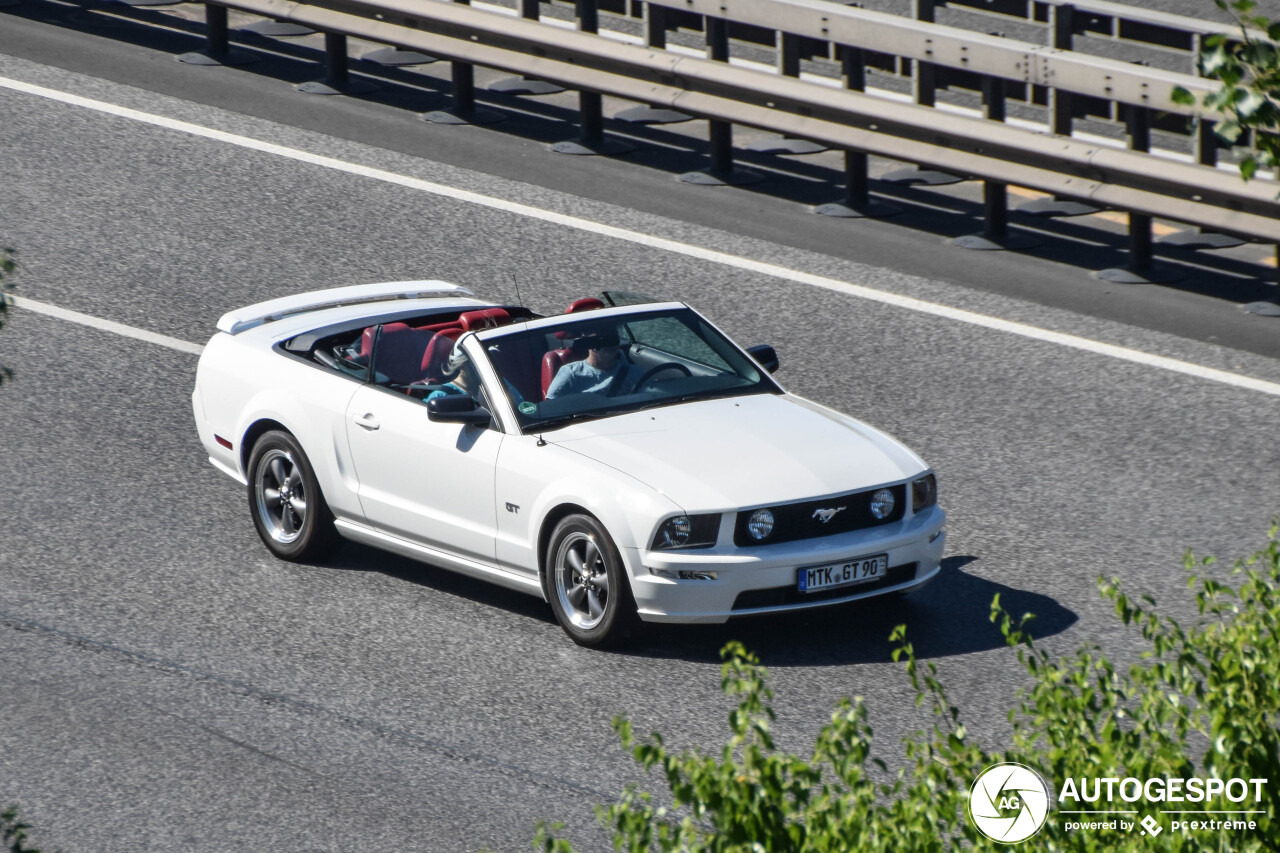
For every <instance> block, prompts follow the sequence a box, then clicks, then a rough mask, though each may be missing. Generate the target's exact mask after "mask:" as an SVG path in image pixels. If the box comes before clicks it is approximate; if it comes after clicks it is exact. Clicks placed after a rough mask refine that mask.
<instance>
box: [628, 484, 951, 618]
mask: <svg viewBox="0 0 1280 853" xmlns="http://www.w3.org/2000/svg"><path fill="white" fill-rule="evenodd" d="M945 523H946V514H945V513H944V512H943V511H942V510H941V509H940V508H939V507H937V506H933V507H930V508H928V509H927V510H925V511H923V512H921V513H919V514H916V515H913V516H911V517H909V518H906V519H904V520H903V521H901V522H898V523H896V524H892V525H888V526H886V527H878V528H872V529H869V530H855V531H851V532H849V533H843V534H840V535H837V536H824V537H821V538H818V539H806V540H801V541H796V542H784V543H780V544H778V545H765V546H760V547H756V548H738V547H736V546H734V545H732V543H730V544H729V545H728V546H716V547H715V548H709V549H705V550H703V549H690V550H687V551H650V550H647V549H640V548H624V549H623V553H622V557H623V560H625V561H626V562H627V564H628V565H627V568H628V570H629V572H630V574H631V591H632V594H633V595H634V596H635V600H636V607H637V609H638V612H639V614H640V618H641V619H643V620H644V621H646V622H683V623H719V622H725V621H727V620H728V619H729V618H731V617H734V616H750V615H755V614H761V613H780V612H786V611H792V610H808V609H812V608H815V607H825V606H828V605H832V604H840V603H843V602H847V601H856V600H858V599H861V598H870V597H873V596H877V595H884V594H886V593H894V592H910V591H911V590H914V589H919V588H920V587H922V586H924V585H925V584H927V583H928V582H929V581H931V580H933V578H934V577H935V576H936V575H937V574H938V572H939V570H940V567H941V563H942V552H943V548H944V546H945V545H946V533H945V532H944V530H943V526H944V525H945ZM874 554H888V555H889V576H888V577H887V578H886V579H884V580H883V581H877V582H872V583H870V584H867V585H857V584H855V585H853V586H848V587H843V588H840V589H837V590H829V591H823V592H818V593H812V594H810V595H806V594H804V593H799V592H797V591H796V572H797V570H798V569H800V568H802V567H806V566H816V565H824V564H827V563H835V562H840V561H844V560H850V559H853V558H855V557H868V556H872V555H874ZM681 571H684V572H714V573H715V575H716V578H715V580H701V579H692V578H690V579H677V577H676V575H677V573H679V572H681Z"/></svg>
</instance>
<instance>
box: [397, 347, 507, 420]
mask: <svg viewBox="0 0 1280 853" xmlns="http://www.w3.org/2000/svg"><path fill="white" fill-rule="evenodd" d="M442 369H443V371H444V375H445V377H446V378H447V379H448V381H447V382H445V383H444V384H443V385H441V386H440V387H438V388H436V389H435V390H433V391H432V392H431V393H430V394H428V395H427V396H426V397H423V398H422V402H424V403H425V402H426V401H427V400H433V399H435V398H436V397H444V396H446V395H448V394H470V395H472V396H473V397H475V398H477V399H479V398H480V391H481V383H480V377H479V375H478V374H477V373H476V368H475V365H473V364H472V363H471V359H470V358H468V357H467V355H466V353H464V352H463V351H462V349H461V347H457V346H455V347H454V348H453V350H452V351H451V352H450V353H449V357H448V358H447V359H445V362H444V367H443V368H442ZM502 384H503V385H504V386H505V387H506V389H507V393H509V394H510V395H511V399H512V401H514V402H515V404H516V405H517V406H518V405H520V403H522V402H524V397H522V396H521V395H520V392H519V391H517V390H516V387H515V386H514V385H512V384H511V383H510V382H509V381H508V380H507V379H505V378H504V379H503V380H502Z"/></svg>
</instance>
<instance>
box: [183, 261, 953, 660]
mask: <svg viewBox="0 0 1280 853" xmlns="http://www.w3.org/2000/svg"><path fill="white" fill-rule="evenodd" d="M777 364H778V362H777V356H776V354H775V352H774V350H773V348H772V347H769V346H757V347H752V348H750V349H742V348H740V347H738V346H737V345H736V344H735V343H733V341H731V340H729V338H728V337H726V336H725V335H724V333H722V332H721V331H719V330H718V329H717V328H716V327H715V326H714V325H712V323H711V322H710V321H708V320H707V319H706V318H705V317H703V316H702V315H701V314H699V313H698V312H697V311H695V310H693V309H692V308H690V307H689V306H687V305H684V304H682V303H679V302H647V301H645V300H644V299H643V298H642V297H638V296H635V295H633V294H619V293H609V292H606V293H604V294H601V297H600V298H595V297H591V298H585V299H580V300H578V301H577V302H575V303H574V304H573V305H571V306H569V308H568V310H566V311H565V313H563V314H556V315H553V316H539V315H537V314H535V313H533V312H532V311H530V310H528V309H527V308H523V307H520V306H516V305H493V304H490V303H487V302H483V301H481V300H479V299H477V298H475V296H474V295H473V294H472V293H471V292H470V291H468V290H465V289H464V288H462V287H459V286H457V285H452V284H448V283H445V282H440V281H412V282H391V283H386V284H367V285H356V286H352V287H340V288H336V289H332V290H324V291H318V292H314V293H306V294H301V295H297V296H288V297H284V298H281V299H275V300H272V301H269V302H263V303H261V304H258V305H252V306H249V307H247V308H243V309H240V310H237V311H232V312H230V313H228V314H226V315H225V316H223V317H222V318H221V319H220V320H219V321H218V331H217V333H216V334H215V335H214V336H213V338H212V339H211V340H210V341H209V343H208V345H207V346H206V347H205V348H204V352H203V354H202V355H201V357H200V364H199V369H198V371H197V375H196V385H195V390H194V392H193V394H192V404H193V408H194V410H195V420H196V426H197V428H198V430H199V433H200V440H201V442H202V443H203V444H204V446H205V448H207V450H208V453H209V461H210V462H212V463H213V465H214V466H216V467H217V468H219V469H220V470H222V471H224V472H225V473H227V474H229V475H230V476H231V477H233V478H235V479H236V480H237V481H238V482H240V483H241V484H242V485H243V486H244V487H245V489H246V492H247V494H248V503H249V514H250V517H251V518H252V519H253V523H254V525H255V526H256V528H257V531H258V534H259V535H260V536H261V537H262V541H263V542H264V543H265V544H266V546H267V548H269V549H270V550H271V551H272V553H274V554H275V555H276V556H278V557H280V558H282V559H285V560H296V561H311V560H316V559H318V558H321V557H323V556H324V554H325V553H326V552H327V550H328V549H330V548H332V547H333V546H334V545H336V544H337V543H338V541H339V538H344V539H351V540H355V541H356V542H361V543H364V544H366V545H372V546H373V547H375V548H381V549H385V550H388V551H392V552H395V553H397V554H401V555H405V556H408V557H411V558H414V559H417V560H422V561H424V562H427V563H430V564H433V565H436V566H441V567H444V568H447V569H452V570H454V571H457V572H462V573H463V574H467V575H471V576H473V577H477V578H483V579H485V580H488V581H492V582H494V583H498V584H502V585H503V586H507V587H511V588H513V589H518V590H522V591H524V592H527V593H529V594H531V595H536V596H541V597H542V598H543V599H545V600H546V601H547V602H548V603H549V604H550V605H551V609H552V611H553V612H554V614H555V617H556V619H557V620H558V621H559V623H560V625H561V626H562V627H563V628H564V630H565V632H566V633H567V634H568V635H569V636H570V637H571V638H572V639H573V640H574V641H575V642H577V643H579V644H581V645H585V646H599V645H604V644H607V643H612V642H615V641H617V640H619V639H621V638H624V637H626V636H627V635H628V634H629V631H630V629H631V628H632V627H633V626H634V624H635V622H636V620H637V619H639V620H643V621H645V622H724V621H725V620H727V619H730V618H733V617H738V616H748V615H755V614H765V613H774V612H780V611H789V610H799V609H804V608H814V607H821V606H824V605H831V604H835V603H838V602H845V601H851V600H854V599H860V598H867V597H869V596H877V595H886V594H892V593H905V592H910V591H911V590H914V589H917V588H919V587H921V586H923V585H924V584H926V583H928V582H929V581H930V580H931V579H932V578H933V577H934V576H935V575H937V573H938V570H939V565H940V561H941V559H942V553H943V545H944V542H945V537H944V533H943V523H944V515H943V512H942V509H941V508H940V507H939V506H938V500H937V495H938V490H937V481H936V480H935V477H934V473H933V471H932V470H930V468H929V467H928V466H927V465H925V464H924V462H922V461H921V460H920V458H919V457H918V456H916V455H915V454H914V453H912V452H911V451H910V450H908V449H907V448H906V447H904V446H903V445H901V444H899V443H898V442H897V441H895V440H894V439H892V438H890V437H889V436H887V435H885V434H884V433H882V432H879V431H877V430H876V429H874V428H872V427H870V426H868V425H866V424H864V423H862V422H860V421H857V420H854V419H853V418H850V417H847V416H845V415H842V414H840V413H839V412H835V411H832V410H831V409H828V408H825V407H824V406H820V405H818V404H817V403H813V402H810V401H809V400H805V399H803V398H801V397H797V396H794V395H792V394H788V393H787V392H786V391H785V390H783V388H782V387H781V386H780V385H779V384H778V383H777V382H776V381H775V380H774V379H773V377H772V376H771V375H770V374H771V372H772V371H773V370H775V369H776V368H777Z"/></svg>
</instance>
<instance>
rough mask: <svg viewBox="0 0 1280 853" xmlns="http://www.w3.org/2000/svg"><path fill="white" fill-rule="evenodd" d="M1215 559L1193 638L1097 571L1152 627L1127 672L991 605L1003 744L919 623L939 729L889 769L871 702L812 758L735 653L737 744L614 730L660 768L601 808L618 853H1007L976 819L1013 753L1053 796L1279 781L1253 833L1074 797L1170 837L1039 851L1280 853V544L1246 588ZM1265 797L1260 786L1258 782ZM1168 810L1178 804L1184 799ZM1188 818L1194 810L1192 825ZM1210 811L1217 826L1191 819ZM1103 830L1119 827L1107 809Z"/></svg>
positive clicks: (924, 671)
mask: <svg viewBox="0 0 1280 853" xmlns="http://www.w3.org/2000/svg"><path fill="white" fill-rule="evenodd" d="M1212 565H1213V560H1212V559H1206V560H1203V561H1199V562H1197V561H1195V560H1194V558H1193V557H1192V556H1191V555H1188V556H1187V557H1186V560H1185V566H1186V570H1187V573H1188V578H1189V580H1188V587H1189V588H1190V589H1191V590H1192V591H1193V593H1194V596H1195V601H1196V604H1197V607H1198V610H1199V614H1200V616H1199V618H1198V619H1197V620H1196V624H1195V625H1193V626H1191V627H1184V626H1182V625H1181V624H1179V623H1178V622H1177V621H1176V620H1174V619H1172V618H1169V617H1166V616H1161V615H1159V614H1158V613H1157V610H1156V603H1155V601H1154V600H1152V599H1150V598H1149V597H1146V596H1143V597H1141V598H1139V599H1136V600H1135V599H1134V598H1132V597H1130V595H1129V594H1128V593H1126V592H1124V591H1123V588H1122V586H1121V584H1120V582H1119V581H1118V580H1116V579H1114V578H1113V579H1111V580H1103V579H1101V578H1100V579H1099V581H1098V585H1099V590H1100V592H1101V593H1102V594H1103V595H1104V596H1105V597H1106V598H1108V599H1109V600H1110V601H1111V602H1112V603H1113V605H1114V609H1115V613H1116V615H1117V616H1118V617H1119V619H1120V620H1121V621H1122V622H1123V623H1124V624H1125V625H1126V626H1129V628H1130V630H1134V631H1136V632H1137V633H1138V634H1140V635H1141V637H1142V639H1143V641H1144V646H1145V648H1146V651H1145V652H1144V653H1143V654H1142V656H1141V659H1140V660H1139V661H1138V662H1137V663H1135V664H1133V665H1131V666H1129V667H1128V668H1127V669H1125V670H1123V671H1122V670H1121V669H1120V668H1118V667H1117V666H1115V665H1114V664H1112V662H1111V661H1110V660H1108V658H1107V657H1106V655H1105V654H1103V652H1102V651H1101V649H1100V648H1099V647H1097V646H1096V645H1092V644H1086V645H1083V646H1081V647H1080V648H1079V649H1077V650H1076V651H1075V653H1074V654H1072V655H1069V656H1067V657H1064V658H1060V659H1059V658H1055V657H1053V656H1051V655H1050V654H1048V653H1047V652H1046V651H1045V650H1044V649H1042V648H1040V647H1039V646H1037V645H1036V643H1035V642H1034V641H1033V639H1032V637H1031V635H1030V634H1029V633H1028V631H1027V623H1028V620H1030V618H1031V617H1030V616H1029V615H1024V616H1022V617H1021V618H1020V619H1017V620H1015V619H1014V618H1013V617H1012V616H1011V615H1010V614H1008V613H1007V612H1006V611H1005V610H1004V609H1003V608H1002V607H1001V606H1000V601H999V596H997V597H996V599H995V600H994V601H993V602H992V606H991V619H992V621H993V622H994V623H995V624H996V625H998V626H999V628H1000V630H1001V632H1002V634H1003V636H1004V638H1005V640H1006V642H1007V644H1008V646H1009V647H1010V648H1012V649H1013V650H1014V651H1015V653H1016V656H1017V659H1018V661H1019V662H1020V663H1021V665H1022V667H1023V668H1024V669H1025V670H1026V673H1027V675H1028V676H1029V686H1028V687H1026V688H1025V689H1024V690H1023V691H1022V692H1021V693H1020V695H1019V699H1018V701H1017V704H1016V707H1015V708H1014V709H1013V710H1012V711H1010V713H1009V721H1010V723H1011V724H1012V736H1011V738H1010V739H1009V741H1008V744H1007V748H1005V749H1001V750H992V749H989V748H986V747H984V746H982V745H979V744H978V743H975V741H974V739H973V738H972V737H970V735H969V734H968V732H967V731H966V730H965V726H964V723H963V721H962V715H961V712H960V709H958V708H957V707H956V706H954V705H952V704H951V703H950V701H949V700H948V699H947V694H946V691H945V689H944V687H943V685H942V683H941V681H940V680H939V677H938V672H937V668H936V667H935V666H934V664H933V663H930V662H921V661H919V660H918V659H917V658H916V656H915V654H914V651H913V649H912V646H911V644H910V643H909V642H908V641H907V640H906V632H905V629H904V628H903V627H901V626H900V627H899V628H897V629H895V630H894V632H893V634H892V635H891V637H890V639H891V641H892V642H894V643H896V648H895V650H894V655H893V656H894V659H895V660H897V661H900V662H901V663H902V664H903V666H904V669H905V674H906V675H907V677H908V678H909V679H910V682H911V684H912V686H913V687H914V688H915V691H916V699H917V704H919V705H921V706H924V707H927V709H928V711H929V712H930V713H929V718H930V719H931V720H932V723H931V726H930V728H929V730H928V731H918V732H916V733H914V734H913V735H911V736H909V737H907V738H906V739H905V740H904V742H903V746H904V750H905V756H904V760H900V761H897V762H895V764H896V766H897V768H898V769H896V770H895V771H890V770H889V768H888V767H887V765H886V763H885V762H884V761H882V760H880V759H879V758H877V757H875V756H874V755H873V752H872V729H871V726H870V724H869V722H868V713H867V709H866V707H865V705H864V704H863V702H862V700H861V699H860V698H856V697H855V698H853V699H851V700H850V699H846V700H843V701H842V702H840V704H839V705H838V706H837V707H836V709H835V711H834V713H832V715H831V720H830V722H829V723H828V724H827V725H826V726H825V727H824V728H823V729H822V731H821V732H820V733H819V734H818V737H817V740H816V742H815V744H814V747H813V750H812V752H811V753H810V754H809V755H807V756H800V755H795V754H791V753H789V752H786V751H784V750H781V749H779V748H778V747H777V746H776V744H775V743H774V740H773V734H772V725H773V722H774V712H773V709H772V707H771V704H770V703H771V701H772V698H773V694H772V692H771V691H770V689H769V687H768V683H767V672H766V671H765V669H764V668H762V667H761V666H760V665H759V661H758V659H757V658H756V657H755V656H754V655H752V654H751V653H749V652H748V651H746V650H745V649H744V648H743V647H742V646H741V645H739V644H738V643H730V644H729V645H727V646H726V647H725V648H724V650H723V652H722V656H723V658H724V665H723V667H722V688H723V690H724V692H725V694H726V695H728V696H731V697H736V705H735V707H734V708H733V710H732V711H731V713H730V714H729V737H728V741H727V743H726V744H725V745H724V746H723V747H722V748H721V749H719V750H718V751H716V752H702V751H698V750H685V751H682V752H678V753H677V752H675V751H673V750H671V749H669V748H668V747H667V746H666V744H665V742H664V740H663V738H662V736H661V735H660V734H656V733H655V734H652V735H650V736H649V737H648V738H644V739H639V738H637V737H636V735H635V733H634V732H633V730H632V726H631V723H630V722H629V721H628V720H627V719H626V718H619V719H617V720H615V722H614V729H615V730H616V731H617V733H618V736H619V738H620V740H621V741H622V745H623V747H625V748H626V749H627V750H628V751H630V752H631V754H632V755H633V757H634V759H635V761H636V762H637V763H638V764H639V765H640V766H641V767H643V768H644V769H645V770H646V771H647V772H652V771H655V770H656V771H658V772H660V773H661V776H662V778H663V779H664V781H665V783H666V787H667V789H668V790H667V793H666V794H663V795H662V796H661V800H662V804H659V802H658V798H655V797H653V796H652V795H651V794H650V793H648V792H645V791H642V790H640V788H639V787H637V786H634V785H632V786H629V787H627V789H626V790H625V791H624V792H623V793H622V795H621V797H620V798H619V800H618V801H617V802H616V803H613V804H611V805H607V806H600V807H598V808H597V815H598V817H599V819H600V820H601V822H602V824H604V825H605V826H607V827H609V828H611V830H612V833H613V838H614V845H615V847H616V848H617V849H619V850H623V851H626V852H627V853H650V851H655V850H656V851H664V853H667V852H668V851H670V853H675V852H676V851H681V853H790V851H796V853H800V851H804V852H805V853H848V851H896V853H905V852H906V851H936V853H943V851H952V850H964V849H981V850H1007V849H1009V847H1008V845H1005V844H1000V843H996V842H994V841H991V840H990V839H988V838H987V837H986V836H984V835H982V834H981V833H980V832H979V831H978V830H977V828H976V827H975V826H974V824H973V823H972V822H971V821H970V819H969V817H968V813H967V804H968V797H969V791H970V787H971V785H972V784H973V782H974V779H975V778H976V777H977V776H978V775H979V774H980V773H981V772H982V771H983V770H984V769H985V768H988V767H990V766H991V765H993V764H997V763H1001V762H1016V763H1019V764H1023V765H1026V766H1028V767H1031V768H1033V769H1035V770H1036V771H1037V772H1038V773H1040V774H1041V775H1042V776H1043V777H1044V778H1045V779H1046V780H1048V784H1049V786H1050V788H1051V789H1052V790H1051V791H1050V798H1051V800H1052V799H1053V798H1054V797H1055V796H1056V794H1057V793H1058V788H1059V786H1061V785H1062V783H1063V782H1064V781H1065V780H1066V779H1068V778H1074V779H1080V778H1081V777H1087V778H1090V779H1093V778H1107V777H1115V778H1117V779H1124V778H1130V777H1131V778H1136V779H1140V780H1146V779H1187V778H1191V777H1194V776H1200V777H1216V778H1220V779H1232V778H1242V779H1267V780H1269V782H1268V784H1267V785H1266V786H1264V791H1263V797H1262V799H1261V800H1260V801H1258V802H1256V803H1253V802H1250V803H1249V804H1247V805H1235V804H1232V803H1226V805H1217V804H1215V805H1186V806H1182V807H1185V808H1188V809H1191V808H1214V809H1216V808H1241V809H1243V808H1247V809H1250V810H1257V811H1260V812H1262V813H1261V814H1252V815H1249V817H1250V818H1252V819H1254V820H1255V821H1256V823H1257V826H1256V828H1255V829H1253V830H1240V831H1236V832H1233V833H1231V834H1229V835H1228V834H1224V833H1221V832H1212V833H1205V832H1203V831H1196V830H1190V829H1175V828H1173V826H1172V825H1171V823H1170V819H1169V818H1167V817H1162V815H1161V814H1160V813H1159V809H1160V808H1161V807H1162V804H1160V803H1150V804H1147V803H1139V804H1138V805H1136V806H1135V805H1134V804H1131V803H1125V802H1123V801H1122V800H1121V798H1120V797H1118V796H1117V797H1115V801H1114V802H1112V803H1107V802H1105V801H1103V802H1100V803H1097V804H1079V805H1076V804H1071V805H1063V806H1061V807H1062V808H1067V809H1073V808H1091V809H1107V808H1110V809H1115V810H1122V809H1130V810H1131V809H1134V808H1138V809H1142V808H1143V807H1145V808H1146V812H1142V811H1139V813H1138V814H1137V815H1136V816H1135V815H1132V814H1129V815H1124V817H1125V818H1127V819H1128V820H1129V821H1131V822H1137V821H1140V820H1141V819H1142V817H1143V816H1144V814H1154V817H1155V818H1158V819H1160V823H1161V825H1162V826H1164V827H1165V828H1163V829H1162V830H1161V831H1160V832H1159V833H1158V834H1156V835H1155V836H1154V837H1153V836H1151V835H1147V834H1145V833H1143V832H1142V831H1141V830H1142V827H1141V826H1140V825H1139V826H1136V827H1134V828H1133V829H1132V830H1130V831H1127V832H1126V831H1123V830H1119V829H1116V830H1096V831H1092V832H1090V831H1072V830H1070V829H1068V827H1067V825H1066V824H1067V823H1068V818H1067V817H1066V816H1062V815H1058V814H1057V813H1056V812H1054V811H1050V813H1049V817H1048V820H1047V821H1046V823H1045V825H1044V828H1043V829H1042V830H1041V831H1040V833H1039V834H1038V835H1037V836H1036V837H1035V838H1034V839H1033V840H1031V841H1028V842H1027V848H1028V849H1034V850H1037V851H1041V850H1049V851H1094V853H1099V852H1100V851H1133V853H1139V851H1141V853H1150V851H1193V850H1233V851H1259V853H1261V851H1275V850H1277V849H1280V822H1278V821H1277V817H1278V816H1280V542H1278V541H1277V528H1275V527H1273V528H1272V530H1271V532H1270V537H1269V542H1268V544H1267V546H1266V547H1265V548H1264V549H1263V550H1262V551H1260V552H1258V553H1257V554H1255V555H1254V556H1253V557H1251V558H1249V559H1247V560H1242V561H1240V562H1238V563H1237V564H1236V566H1235V568H1234V572H1233V574H1232V579H1233V581H1232V584H1224V583H1222V582H1220V581H1218V580H1214V579H1212V578H1209V577H1200V576H1197V574H1195V572H1198V571H1206V570H1208V571H1212V569H1209V568H1208V567H1211V566H1212ZM1251 790H1252V789H1251ZM1182 807H1180V806H1172V808H1182ZM1179 817H1181V816H1179ZM1187 817H1188V819H1191V818H1194V817H1201V818H1205V817H1210V818H1211V817H1220V816H1216V815H1213V816H1210V815H1192V816H1187ZM1088 819H1093V820H1109V819H1112V818H1109V817H1108V816H1106V815H1091V816H1089V818H1088ZM560 829H562V826H561V825H560V824H555V825H551V826H548V825H546V824H540V825H539V827H538V834H537V838H536V840H535V847H536V848H538V849H541V850H543V851H545V853H571V851H572V850H573V847H572V845H571V843H570V842H569V841H567V840H566V839H564V838H561V837H558V836H557V832H558V831H559V830H560Z"/></svg>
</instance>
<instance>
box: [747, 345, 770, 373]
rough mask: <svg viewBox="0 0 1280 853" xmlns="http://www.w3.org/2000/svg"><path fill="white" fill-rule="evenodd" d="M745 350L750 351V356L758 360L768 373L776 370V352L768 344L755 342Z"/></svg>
mask: <svg viewBox="0 0 1280 853" xmlns="http://www.w3.org/2000/svg"><path fill="white" fill-rule="evenodd" d="M747 352H749V353H751V357H752V358H754V359H755V360H756V361H758V362H760V366H761V367H763V368H764V369H765V370H767V371H769V372H770V373H777V372H778V353H777V351H776V350H774V348H773V347H771V346H769V345H768V344H757V345H756V346H753V347H747Z"/></svg>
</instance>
